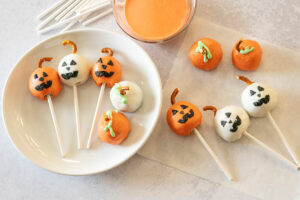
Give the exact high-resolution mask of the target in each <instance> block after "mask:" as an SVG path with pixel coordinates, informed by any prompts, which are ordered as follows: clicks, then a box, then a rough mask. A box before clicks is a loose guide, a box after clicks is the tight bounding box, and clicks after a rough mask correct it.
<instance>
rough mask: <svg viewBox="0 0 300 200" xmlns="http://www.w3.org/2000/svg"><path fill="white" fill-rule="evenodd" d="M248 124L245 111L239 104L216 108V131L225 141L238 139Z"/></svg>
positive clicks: (248, 120)
mask: <svg viewBox="0 0 300 200" xmlns="http://www.w3.org/2000/svg"><path fill="white" fill-rule="evenodd" d="M249 124H250V119H249V116H248V114H247V112H246V111H245V110H244V109H243V108H241V107H239V106H226V107H224V108H222V109H220V110H218V111H217V113H216V116H215V127H216V129H217V133H218V134H219V136H220V137H221V138H223V139H224V140H226V141H227V142H234V141H236V140H239V139H240V138H241V137H242V135H243V133H244V132H245V131H246V130H247V128H248V126H249Z"/></svg>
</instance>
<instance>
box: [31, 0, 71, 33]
mask: <svg viewBox="0 0 300 200" xmlns="http://www.w3.org/2000/svg"><path fill="white" fill-rule="evenodd" d="M72 2H73V0H69V1H68V2H67V3H65V4H64V5H62V6H61V7H60V8H59V9H57V10H56V11H55V12H54V13H52V14H51V15H50V16H49V17H47V18H46V19H45V20H44V21H42V23H40V24H39V25H38V26H37V28H36V29H37V30H41V29H42V28H44V27H45V26H46V25H47V24H48V23H49V22H50V21H52V20H53V19H54V18H55V17H56V16H57V15H59V13H61V12H62V11H63V10H64V9H65V8H67V7H68V6H69V5H70V4H71V3H72Z"/></svg>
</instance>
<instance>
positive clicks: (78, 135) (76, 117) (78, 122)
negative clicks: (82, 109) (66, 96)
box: [73, 85, 82, 149]
mask: <svg viewBox="0 0 300 200" xmlns="http://www.w3.org/2000/svg"><path fill="white" fill-rule="evenodd" d="M73 92H74V107H75V120H76V132H77V147H78V149H81V148H82V142H81V137H80V118H79V104H78V93H77V85H74V86H73Z"/></svg>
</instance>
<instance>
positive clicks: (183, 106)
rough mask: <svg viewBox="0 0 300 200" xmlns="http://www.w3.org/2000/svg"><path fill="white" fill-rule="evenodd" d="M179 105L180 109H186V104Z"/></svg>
mask: <svg viewBox="0 0 300 200" xmlns="http://www.w3.org/2000/svg"><path fill="white" fill-rule="evenodd" d="M180 107H181V108H182V109H186V108H187V107H188V106H186V105H180Z"/></svg>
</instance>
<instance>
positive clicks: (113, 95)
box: [110, 81, 143, 112]
mask: <svg viewBox="0 0 300 200" xmlns="http://www.w3.org/2000/svg"><path fill="white" fill-rule="evenodd" d="M120 86H121V87H126V86H128V87H129V90H126V94H125V95H124V97H125V98H126V99H127V102H126V103H124V97H122V95H121V94H120ZM110 100H111V103H112V104H113V106H114V107H115V108H116V109H117V110H121V111H123V112H134V111H136V110H137V109H138V108H139V107H140V106H141V104H142V101H143V91H142V89H141V88H140V87H139V86H138V85H137V84H135V83H133V82H131V81H121V82H119V83H116V84H115V85H114V86H113V88H112V89H111V91H110Z"/></svg>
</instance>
